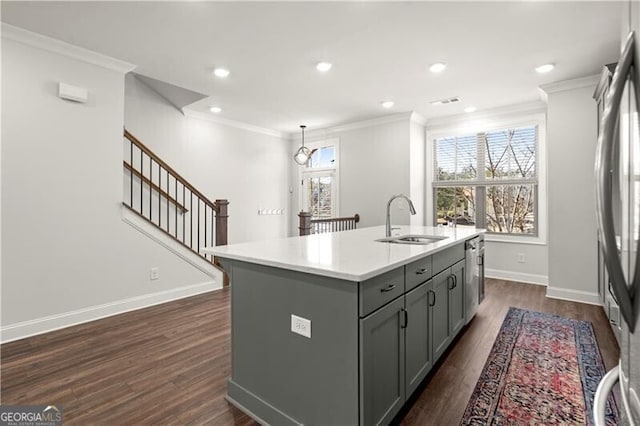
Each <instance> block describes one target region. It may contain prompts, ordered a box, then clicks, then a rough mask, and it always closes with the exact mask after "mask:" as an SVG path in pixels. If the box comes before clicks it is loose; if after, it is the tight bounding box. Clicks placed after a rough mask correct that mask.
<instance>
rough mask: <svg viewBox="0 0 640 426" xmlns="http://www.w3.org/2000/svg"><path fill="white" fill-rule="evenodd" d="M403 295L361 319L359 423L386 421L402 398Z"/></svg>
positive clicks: (394, 412)
mask: <svg viewBox="0 0 640 426" xmlns="http://www.w3.org/2000/svg"><path fill="white" fill-rule="evenodd" d="M404 320H405V318H404V297H399V298H397V299H396V300H394V301H393V302H391V303H390V304H388V305H387V306H385V307H383V308H381V309H380V310H378V311H376V312H374V313H372V314H371V315H369V316H367V317H365V318H363V319H362V320H360V339H361V343H360V347H361V350H360V391H361V398H360V405H361V406H360V413H361V416H360V424H363V425H377V424H388V423H389V422H390V421H391V419H393V416H395V414H396V413H397V412H398V411H399V410H400V408H401V407H402V404H404V400H405V388H404V364H405V363H404V346H405V333H404V329H403V328H401V326H402V325H403V323H404Z"/></svg>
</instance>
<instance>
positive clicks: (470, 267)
mask: <svg viewBox="0 0 640 426" xmlns="http://www.w3.org/2000/svg"><path fill="white" fill-rule="evenodd" d="M465 270H466V273H465V277H466V278H465V286H466V288H465V293H466V301H465V302H466V303H465V305H466V306H465V308H466V310H465V323H466V324H468V323H469V321H471V318H473V316H474V315H475V314H476V311H477V310H478V305H479V304H480V302H482V300H483V299H484V238H482V237H475V238H472V239H470V240H468V241H467V242H466V243H465Z"/></svg>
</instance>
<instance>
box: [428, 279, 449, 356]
mask: <svg viewBox="0 0 640 426" xmlns="http://www.w3.org/2000/svg"><path fill="white" fill-rule="evenodd" d="M450 281H451V270H450V269H445V270H444V271H442V272H440V273H439V274H438V275H436V276H435V277H433V298H432V301H431V319H432V322H431V343H432V345H433V362H436V361H437V360H438V359H439V358H440V355H442V353H443V352H444V351H445V349H447V346H449V342H450V341H451V334H450V331H451V327H450V326H449V282H450Z"/></svg>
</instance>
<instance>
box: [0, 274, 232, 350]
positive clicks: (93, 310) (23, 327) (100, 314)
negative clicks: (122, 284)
mask: <svg viewBox="0 0 640 426" xmlns="http://www.w3.org/2000/svg"><path fill="white" fill-rule="evenodd" d="M221 283H222V281H207V282H204V283H200V284H193V285H190V286H186V287H179V288H173V289H171V290H165V291H160V292H157V293H151V294H144V295H142V296H136V297H131V298H129V299H124V300H118V301H116V302H111V303H105V304H103V305H98V306H91V307H89V308H83V309H78V310H76V311H70V312H64V313H62V314H57V315H51V316H48V317H43V318H37V319H34V320H29V321H24V322H19V323H16V324H11V325H7V326H4V327H2V328H0V343H7V342H12V341H14V340H19V339H24V338H25V337H30V336H35V335H37V334H42V333H47V332H49V331H54V330H59V329H61V328H65V327H70V326H72V325H78V324H82V323H85V322H89V321H94V320H97V319H100V318H105V317H109V316H112V315H117V314H121V313H124V312H129V311H134V310H136V309H142V308H147V307H149V306H153V305H159V304H161V303H166V302H170V301H172V300H177V299H183V298H185V297H189V296H195V295H197V294H201V293H206V292H209V291H213V290H219V289H221V288H222V284H221Z"/></svg>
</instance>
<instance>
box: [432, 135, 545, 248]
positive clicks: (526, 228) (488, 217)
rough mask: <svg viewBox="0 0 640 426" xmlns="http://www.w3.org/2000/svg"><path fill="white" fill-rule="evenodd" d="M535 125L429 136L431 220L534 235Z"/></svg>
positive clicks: (535, 199) (536, 150) (536, 182)
mask: <svg viewBox="0 0 640 426" xmlns="http://www.w3.org/2000/svg"><path fill="white" fill-rule="evenodd" d="M538 127H539V126H538V125H537V124H535V125H527V126H520V127H509V128H502V129H498V130H489V131H483V132H478V133H474V134H467V135H462V136H445V137H438V138H435V139H434V160H435V167H434V176H433V184H432V186H433V196H434V210H435V212H434V219H435V223H436V224H455V225H456V226H474V227H478V228H486V229H487V232H491V233H497V234H518V235H531V236H537V235H538V170H537V164H536V160H537V152H538Z"/></svg>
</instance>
